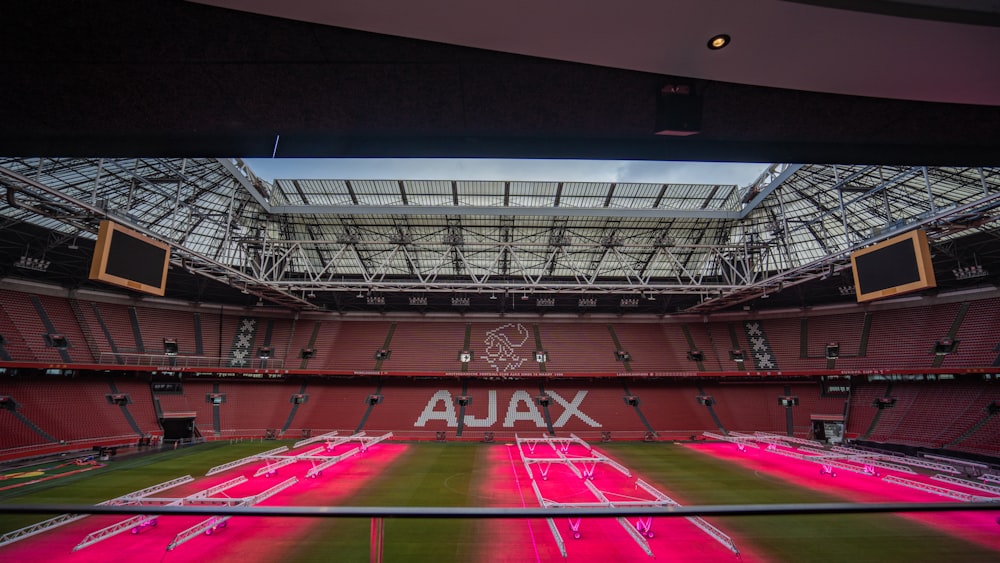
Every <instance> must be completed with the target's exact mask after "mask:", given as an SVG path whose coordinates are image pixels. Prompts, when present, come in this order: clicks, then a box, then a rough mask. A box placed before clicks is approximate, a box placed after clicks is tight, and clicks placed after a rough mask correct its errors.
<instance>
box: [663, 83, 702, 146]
mask: <svg viewBox="0 0 1000 563" xmlns="http://www.w3.org/2000/svg"><path fill="white" fill-rule="evenodd" d="M699 131H701V96H700V95H699V94H698V93H697V92H696V91H695V87H694V84H693V83H691V82H677V83H672V84H666V85H664V86H663V87H662V88H661V89H660V92H659V95H658V96H657V99H656V130H655V132H656V134H657V135H667V136H675V137H684V136H687V135H694V134H695V133H698V132H699Z"/></svg>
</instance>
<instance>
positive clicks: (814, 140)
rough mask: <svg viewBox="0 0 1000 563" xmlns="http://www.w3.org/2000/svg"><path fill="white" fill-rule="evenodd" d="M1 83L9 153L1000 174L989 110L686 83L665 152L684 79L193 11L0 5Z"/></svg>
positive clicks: (106, 3)
mask: <svg viewBox="0 0 1000 563" xmlns="http://www.w3.org/2000/svg"><path fill="white" fill-rule="evenodd" d="M778 29H780V26H779V27H778ZM790 48H791V47H790ZM776 64H779V63H777V62H776ZM994 71H995V69H983V72H984V73H989V72H994ZM0 73H2V76H3V84H4V86H3V88H0V154H6V155H17V156H29V155H30V156H39V155H42V156H97V155H100V156H111V155H114V156H133V155H135V156H138V155H142V156H202V157H204V156H245V157H246V156H271V155H272V152H273V151H274V150H275V146H276V142H275V141H276V139H277V138H278V136H279V135H280V140H279V142H277V146H276V148H277V152H276V154H277V155H278V156H286V157H289V156H329V157H336V156H360V157H374V156H400V157H415V156H448V157H458V156H467V157H526V158H537V157H566V158H618V159H665V160H730V161H756V162H813V163H869V162H871V163H884V164H888V163H911V164H920V165H934V164H969V165H996V164H1000V135H998V134H997V133H996V131H997V130H998V126H1000V107H995V106H972V105H957V104H941V103H930V102H913V101H899V100H887V99H875V98H862V97H853V96H843V95H834V94H822V93H809V92H801V91H792V90H781V89H775V88H764V87H759V86H745V85H740V84H732V83H725V82H718V81H707V80H692V82H693V85H694V87H695V90H696V92H698V93H699V94H700V95H701V96H702V97H703V112H702V125H701V132H700V133H699V134H698V135H694V136H691V137H684V138H664V137H657V136H654V135H653V134H652V132H653V129H654V124H655V121H656V97H657V93H658V92H659V89H660V88H661V87H662V86H663V85H664V84H666V83H674V82H678V81H679V79H678V78H671V77H666V76H662V75H656V74H650V73H643V72H635V71H628V70H619V69H612V68H605V67H597V66H589V65H585V64H578V63H569V62H560V61H554V60H546V59H540V58H532V57H527V56H520V55H512V54H507V53H498V52H491V51H485V50H479V49H473V48H468V47H458V46H452V45H444V44H440V43H432V42H428V41H420V40H415V39H404V38H398V37H391V36H387V35H378V34H373V33H366V32H361V31H354V30H347V29H342V28H336V27H329V26H323V25H318V24H311V23H302V22H297V21H290V20H282V19H277V18H271V17H266V16H260V15H254V14H248V13H243V12H237V11H230V10H225V9H220V8H214V7H210V6H204V5H200V4H193V3H188V2H172V1H163V2H133V1H128V0H103V1H97V2H91V1H82V0H80V1H64V2H26V1H16V2H8V3H5V4H4V15H3V18H2V19H0ZM926 79H927V80H935V79H936V78H935V76H932V75H928V76H927V77H926Z"/></svg>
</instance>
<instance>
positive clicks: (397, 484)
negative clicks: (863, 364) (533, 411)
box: [0, 442, 1000, 563]
mask: <svg viewBox="0 0 1000 563" xmlns="http://www.w3.org/2000/svg"><path fill="white" fill-rule="evenodd" d="M276 445H280V443H277V444H276V443H275V442H264V443H261V442H255V443H239V444H225V443H216V444H208V445H202V446H197V447H193V448H189V449H184V450H179V451H166V452H162V453H157V454H151V455H147V456H142V457H134V458H124V459H121V460H117V461H113V462H111V463H110V464H109V465H108V466H107V467H104V468H99V469H95V470H93V471H88V472H86V473H81V474H77V475H72V476H68V477H65V478H60V479H54V480H52V481H47V482H43V483H38V484H35V485H30V486H26V487H21V488H18V489H13V490H9V491H5V492H3V493H0V502H3V503H15V504H21V503H30V504H39V503H41V504H44V503H87V504H90V503H96V502H100V501H103V500H107V499H109V498H113V497H116V496H119V495H122V494H125V493H128V492H131V491H135V490H138V489H141V488H144V487H147V486H150V485H154V484H156V483H161V482H164V481H167V480H170V479H173V478H176V477H180V476H183V475H188V474H190V475H192V476H195V477H196V478H197V477H198V476H200V475H204V473H205V471H206V470H207V469H208V468H210V467H212V466H215V465H218V464H221V463H225V462H227V461H230V460H234V459H238V458H241V457H245V456H248V455H251V454H254V453H258V452H260V451H264V450H267V449H271V448H273V447H275V446H276ZM376 447H377V446H376ZM502 447H504V446H502V445H493V446H488V445H482V444H472V443H445V444H438V443H417V444H410V445H409V447H408V448H407V449H406V450H405V452H403V453H402V454H401V455H400V457H399V458H397V459H395V460H394V461H393V462H392V464H391V465H389V466H388V469H387V470H384V471H382V472H380V473H378V475H376V476H375V477H374V478H373V479H371V480H370V481H368V482H366V483H365V484H364V486H363V487H361V488H360V489H358V490H356V491H354V492H353V493H352V494H351V495H350V496H349V497H348V498H347V499H346V500H345V501H344V504H345V505H353V506H486V505H488V504H489V501H488V499H485V498H484V497H483V496H482V495H481V494H478V493H477V491H481V490H482V488H484V487H489V480H488V478H487V476H488V475H489V474H490V467H489V464H490V463H496V461H490V459H489V456H488V453H489V452H490V448H502ZM598 449H599V450H601V451H603V452H605V453H607V454H608V455H610V456H611V457H613V458H615V459H617V460H618V461H620V462H622V463H623V464H624V465H626V466H627V467H629V468H630V469H631V470H632V471H633V472H634V473H635V474H637V475H638V476H640V477H641V478H643V479H644V480H646V481H648V482H650V483H653V484H655V485H657V486H659V487H661V488H662V489H663V490H665V491H667V492H668V494H670V495H671V496H674V495H676V497H675V498H677V499H678V500H679V501H681V502H683V503H684V504H692V505H698V504H769V503H812V502H836V501H840V500H842V499H839V498H835V497H832V496H828V495H825V494H822V493H820V492H817V491H813V490H807V489H804V488H800V487H797V486H795V485H792V484H788V483H785V482H783V481H781V480H780V479H777V478H774V477H773V476H768V475H761V474H760V473H759V472H756V471H752V470H749V469H746V468H744V467H740V466H735V465H733V464H730V463H728V462H726V461H724V460H720V459H716V458H713V457H711V456H708V455H704V454H701V453H699V452H696V451H693V450H692V449H690V448H685V447H681V446H677V445H673V444H668V443H654V444H648V443H610V444H601V445H600V446H598ZM358 462H359V463H364V459H363V458H361V459H359V460H358ZM532 500H533V499H532ZM529 505H530V504H529ZM44 518H45V517H41V516H23V515H2V516H0V533H4V532H8V531H11V530H14V529H17V528H20V527H23V526H26V525H28V524H31V523H33V522H37V521H40V520H42V519H44ZM712 521H713V522H714V523H716V524H717V525H719V526H720V527H721V528H722V529H724V530H725V531H726V532H727V533H729V534H730V535H732V536H733V537H734V539H736V541H737V544H738V545H740V546H741V548H744V549H747V550H750V551H752V552H753V553H755V554H757V555H759V556H761V557H763V558H764V559H767V560H772V561H795V562H801V561H824V562H825V561H851V562H854V563H858V562H866V561H879V562H891V561H900V562H904V561H905V562H908V563H909V562H913V561H963V562H968V561H997V560H1000V553H998V552H997V551H992V550H989V549H987V548H985V547H980V546H977V545H975V544H972V543H970V542H967V541H964V540H962V539H960V538H956V537H954V536H951V535H948V534H946V533H944V532H940V531H938V530H935V529H933V528H931V527H929V526H927V525H924V524H921V523H920V522H916V521H913V520H911V519H907V518H903V517H901V516H897V515H890V514H869V515H828V516H777V517H729V518H713V519H712ZM369 526H370V522H369V521H368V520H361V519H322V520H321V521H320V522H319V523H314V524H313V525H311V526H309V527H308V528H309V531H308V533H307V534H306V536H305V537H302V538H299V540H298V541H297V542H296V543H295V544H294V546H290V547H289V549H288V550H287V551H286V552H285V553H284V557H283V560H288V561H330V560H331V557H332V556H333V554H336V557H335V559H336V560H338V561H359V562H360V561H367V560H368V556H369V553H368V551H369ZM482 526H483V523H482V522H476V521H459V520H434V519H422V520H417V519H388V520H386V524H385V539H386V542H385V547H384V550H385V551H384V554H385V560H386V561H428V562H429V561H434V562H447V561H455V562H466V561H475V560H477V558H479V557H480V556H481V554H482V553H483V552H482V549H483V545H482V540H483V537H482V534H481V533H480V532H481V531H482V530H483V527H482ZM56 533H58V532H56ZM262 533H266V531H262ZM544 540H546V541H551V540H550V538H544ZM706 541H709V540H706ZM501 548H502V546H501ZM657 549H668V547H667V546H663V547H660V548H657ZM2 559H4V556H3V549H2V548H0V560H2Z"/></svg>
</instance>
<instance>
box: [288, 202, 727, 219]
mask: <svg viewBox="0 0 1000 563" xmlns="http://www.w3.org/2000/svg"><path fill="white" fill-rule="evenodd" d="M268 211H269V212H270V213H273V214H285V215H483V216H489V217H616V218H624V219H641V218H654V219H659V218H677V219H728V220H732V219H739V218H740V217H739V215H740V214H739V213H738V212H736V211H719V210H711V209H695V210H691V209H619V208H603V207H598V208H593V207H586V208H581V207H485V206H482V207H481V206H430V205H275V206H272V207H271V208H270V209H269V210H268Z"/></svg>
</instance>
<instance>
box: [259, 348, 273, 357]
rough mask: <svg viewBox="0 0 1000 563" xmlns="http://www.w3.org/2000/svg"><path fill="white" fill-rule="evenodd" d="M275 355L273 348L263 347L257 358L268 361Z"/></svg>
mask: <svg viewBox="0 0 1000 563" xmlns="http://www.w3.org/2000/svg"><path fill="white" fill-rule="evenodd" d="M273 353H274V348H272V347H271V346H261V347H260V348H259V349H258V350H257V357H258V358H260V359H262V360H266V359H268V358H270V357H271V354H273Z"/></svg>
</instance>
